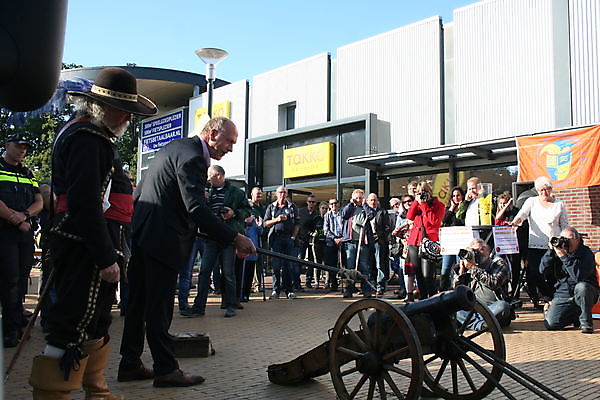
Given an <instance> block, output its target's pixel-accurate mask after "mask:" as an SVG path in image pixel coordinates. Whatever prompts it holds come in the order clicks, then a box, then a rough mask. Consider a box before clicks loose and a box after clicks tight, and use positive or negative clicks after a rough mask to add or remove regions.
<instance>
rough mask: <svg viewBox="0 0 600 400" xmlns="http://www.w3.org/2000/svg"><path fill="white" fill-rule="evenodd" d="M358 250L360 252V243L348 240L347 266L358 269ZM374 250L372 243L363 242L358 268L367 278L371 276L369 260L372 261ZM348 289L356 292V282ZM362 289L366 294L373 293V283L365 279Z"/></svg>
mask: <svg viewBox="0 0 600 400" xmlns="http://www.w3.org/2000/svg"><path fill="white" fill-rule="evenodd" d="M357 252H358V243H356V242H347V243H346V268H348V269H356V253H357ZM373 252H374V249H373V245H372V244H363V245H362V246H361V248H360V258H359V260H358V270H359V271H360V273H361V274H363V275H364V276H366V277H367V278H368V277H369V273H370V270H371V268H370V266H369V262H370V261H371V257H372V256H373ZM346 290H347V291H349V292H350V293H353V292H355V291H356V286H355V284H354V282H352V283H351V284H349V285H348V288H347V289H346ZM360 290H361V291H362V292H363V294H365V295H368V294H371V292H372V288H371V285H369V284H366V283H365V282H364V280H363V281H361V283H360Z"/></svg>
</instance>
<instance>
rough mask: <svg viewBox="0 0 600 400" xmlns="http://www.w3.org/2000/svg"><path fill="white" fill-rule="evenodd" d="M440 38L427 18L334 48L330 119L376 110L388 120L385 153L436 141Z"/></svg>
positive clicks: (436, 23) (435, 20)
mask: <svg viewBox="0 0 600 400" xmlns="http://www.w3.org/2000/svg"><path fill="white" fill-rule="evenodd" d="M440 37H441V24H440V19H439V17H432V18H429V19H426V20H423V21H419V22H417V23H414V24H412V25H408V26H405V27H402V28H399V29H395V30H392V31H390V32H386V33H383V34H380V35H377V36H374V37H371V38H367V39H365V40H362V41H359V42H356V43H352V44H349V45H346V46H343V47H340V48H338V49H337V57H336V74H335V76H336V78H335V79H336V82H335V83H336V85H335V87H336V96H335V98H336V104H335V107H334V110H335V111H334V115H335V117H336V119H341V118H349V117H352V116H355V115H360V114H366V113H374V114H377V118H378V119H380V120H383V121H387V122H389V123H390V128H391V151H405V150H410V149H421V148H424V147H432V146H436V145H439V144H440V136H441V129H442V128H441V120H442V116H441V113H442V111H441V91H442V90H441V77H440V71H441V57H440V45H441V44H440ZM372 151H373V149H372Z"/></svg>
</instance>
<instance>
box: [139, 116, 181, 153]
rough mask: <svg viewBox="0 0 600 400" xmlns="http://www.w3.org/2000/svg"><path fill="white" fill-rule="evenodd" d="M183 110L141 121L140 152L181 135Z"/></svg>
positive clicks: (154, 148)
mask: <svg viewBox="0 0 600 400" xmlns="http://www.w3.org/2000/svg"><path fill="white" fill-rule="evenodd" d="M183 131H184V110H183V109H180V110H177V111H175V112H171V113H169V114H164V115H161V116H158V117H155V118H148V119H146V120H144V121H142V134H141V141H142V153H146V152H149V151H154V150H158V149H160V148H162V147H163V146H165V145H166V144H167V143H169V142H170V141H171V140H175V139H179V138H182V137H183Z"/></svg>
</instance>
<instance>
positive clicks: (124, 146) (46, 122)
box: [0, 63, 140, 182]
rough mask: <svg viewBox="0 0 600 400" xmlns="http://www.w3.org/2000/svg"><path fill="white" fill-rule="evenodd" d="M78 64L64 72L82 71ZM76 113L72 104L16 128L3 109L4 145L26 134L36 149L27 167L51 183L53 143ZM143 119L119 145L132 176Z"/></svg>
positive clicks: (0, 125) (134, 121) (0, 131)
mask: <svg viewBox="0 0 600 400" xmlns="http://www.w3.org/2000/svg"><path fill="white" fill-rule="evenodd" d="M81 67H82V66H81V65H77V64H64V63H63V69H70V68H81ZM72 113H73V108H72V106H71V105H69V104H67V105H65V107H64V108H63V109H61V110H57V111H54V112H52V113H44V114H42V115H41V116H36V117H28V118H25V121H24V124H23V125H20V126H14V125H13V124H11V121H10V116H11V112H10V111H8V110H5V109H1V108H0V140H1V143H5V141H6V138H7V137H8V136H10V135H13V134H15V133H25V134H26V135H27V136H28V138H29V139H30V140H31V142H32V144H33V146H32V148H31V149H30V150H29V151H28V154H27V157H26V158H25V165H27V166H28V167H29V169H31V170H32V171H33V174H34V175H35V177H36V179H37V180H38V181H39V182H49V181H50V180H51V175H52V174H51V168H52V166H51V154H52V143H53V142H54V138H55V137H56V134H57V133H58V132H59V130H60V129H61V127H62V126H63V125H64V124H65V122H66V121H68V119H69V118H70V116H71V115H72ZM139 121H140V119H139V118H137V117H135V116H134V117H133V119H132V121H131V122H132V123H131V125H130V126H129V128H128V129H127V131H126V132H125V133H124V134H123V136H122V137H121V138H119V139H118V140H117V142H116V145H117V148H118V149H119V154H120V156H121V160H122V162H123V165H124V166H125V165H127V166H128V168H129V170H130V171H131V173H132V174H133V176H135V173H136V170H137V146H138V145H137V140H138V135H137V132H136V130H137V126H138V125H139Z"/></svg>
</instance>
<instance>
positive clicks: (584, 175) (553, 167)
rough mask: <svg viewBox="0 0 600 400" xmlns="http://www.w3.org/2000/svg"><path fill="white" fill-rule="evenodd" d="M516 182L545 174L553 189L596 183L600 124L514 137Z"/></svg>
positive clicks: (599, 174) (598, 181) (599, 182)
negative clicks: (517, 165) (517, 169)
mask: <svg viewBox="0 0 600 400" xmlns="http://www.w3.org/2000/svg"><path fill="white" fill-rule="evenodd" d="M517 152H518V159H519V182H526V181H533V180H535V179H536V178H538V177H540V176H547V177H548V178H550V180H551V181H552V184H553V186H554V189H567V188H577V187H586V186H594V185H600V163H599V162H598V161H599V160H598V154H599V152H600V125H597V126H593V127H591V128H584V129H578V130H574V131H568V132H557V133H552V134H546V135H539V136H530V137H522V138H517Z"/></svg>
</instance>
